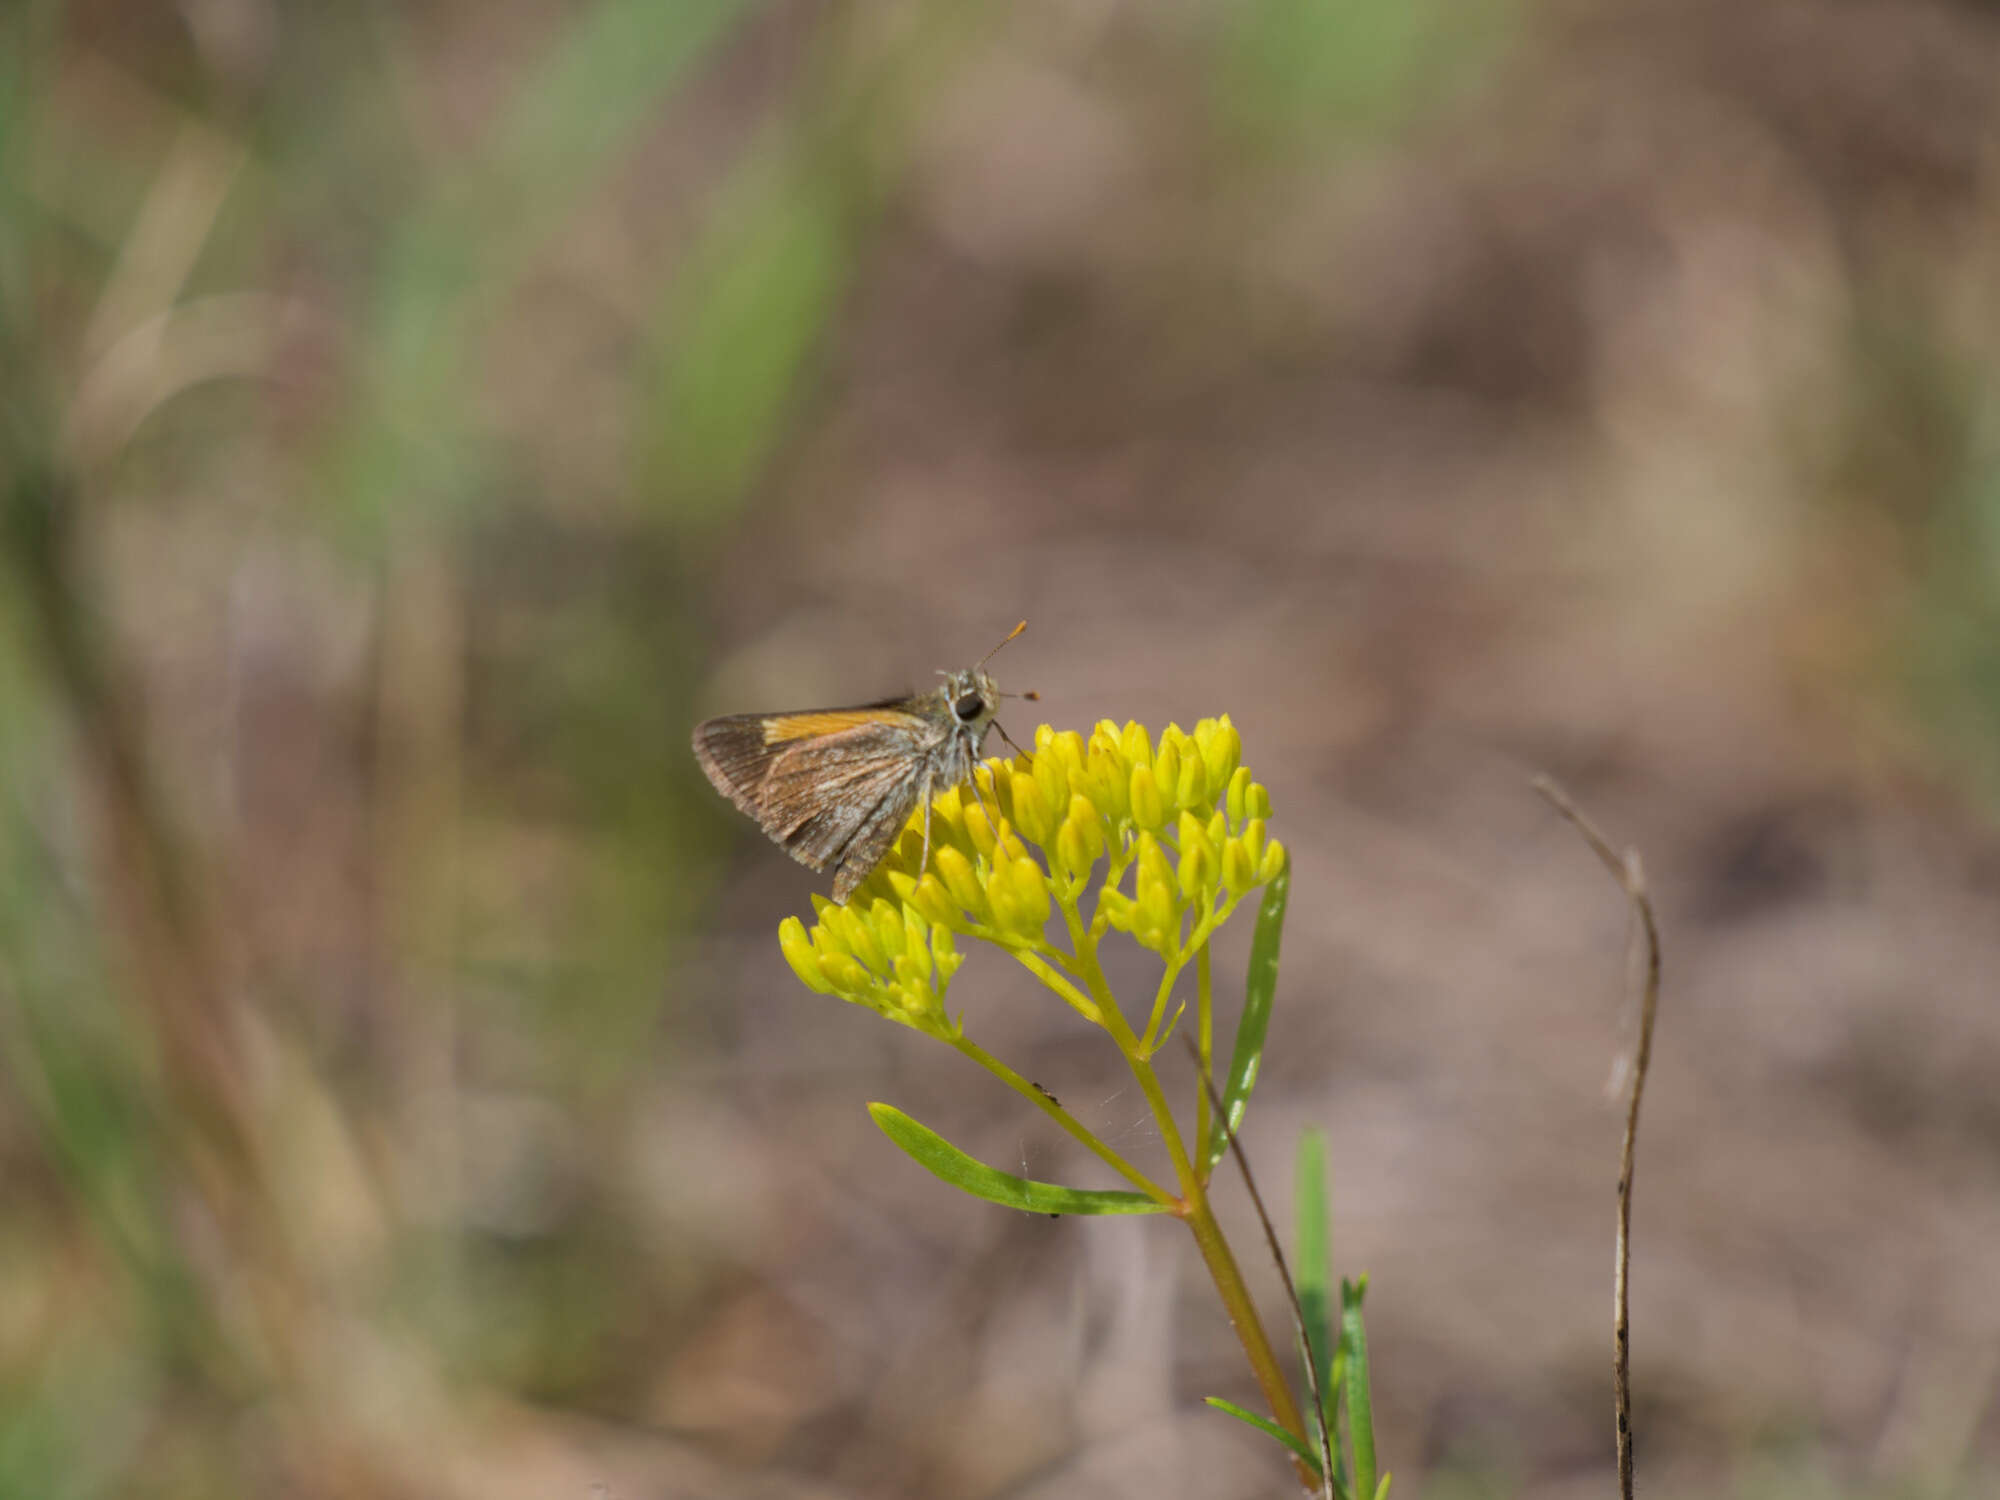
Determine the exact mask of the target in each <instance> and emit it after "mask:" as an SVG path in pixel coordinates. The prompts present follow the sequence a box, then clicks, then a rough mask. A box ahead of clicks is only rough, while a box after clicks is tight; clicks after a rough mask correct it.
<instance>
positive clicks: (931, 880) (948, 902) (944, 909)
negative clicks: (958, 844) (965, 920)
mask: <svg viewBox="0 0 2000 1500" xmlns="http://www.w3.org/2000/svg"><path fill="white" fill-rule="evenodd" d="M946 847H947V848H949V847H950V846H949V845H947V846H946ZM938 852H939V853H943V852H944V851H943V850H939V851H938ZM953 852H954V853H957V851H956V850H954V851H953ZM958 857H959V858H960V859H961V860H963V859H964V858H965V856H964V855H962V854H960V855H959V856H958ZM910 905H911V906H913V907H915V908H916V909H917V910H918V911H919V912H921V913H922V914H923V916H924V918H925V919H926V920H927V921H929V922H931V923H934V924H936V925H935V927H934V929H933V934H934V935H935V933H937V932H942V931H944V930H945V926H946V925H948V924H949V923H952V922H956V921H958V920H960V915H959V909H958V907H957V905H956V904H955V903H954V902H953V901H952V899H951V892H950V891H948V890H946V889H945V884H944V882H943V881H942V880H940V879H939V878H938V877H937V876H936V875H935V874H928V875H925V876H924V878H923V879H922V880H920V881H918V882H917V885H916V889H915V890H913V891H912V892H911V893H910Z"/></svg>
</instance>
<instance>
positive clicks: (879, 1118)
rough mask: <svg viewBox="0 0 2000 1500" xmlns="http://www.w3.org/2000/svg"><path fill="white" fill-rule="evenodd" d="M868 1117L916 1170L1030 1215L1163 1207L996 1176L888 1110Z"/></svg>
mask: <svg viewBox="0 0 2000 1500" xmlns="http://www.w3.org/2000/svg"><path fill="white" fill-rule="evenodd" d="M868 1113H869V1114H871V1115H873V1116H874V1118H875V1123H876V1124H877V1125H880V1126H881V1127H882V1133H883V1134H884V1135H886V1136H888V1137H889V1139H890V1140H892V1141H894V1142H895V1143H896V1144H897V1145H899V1146H901V1147H902V1148H903V1149H904V1150H905V1151H907V1152H908V1153H909V1154H910V1155H911V1156H912V1157H914V1158H915V1159H916V1161H917V1163H918V1165H920V1166H923V1167H926V1168H928V1169H929V1170H930V1171H931V1172H933V1173H935V1174H936V1175H937V1176H939V1177H942V1178H943V1179H944V1180H945V1181H946V1182H948V1183H950V1184H951V1185H952V1186H953V1187H955V1188H959V1189H961V1190H963V1191H964V1192H968V1193H970V1194H972V1196H973V1197H975V1198H984V1199H985V1200H986V1201H987V1202H989V1203H998V1204H1000V1205H1001V1206H1002V1207H1004V1208H1018V1209H1020V1210H1022V1211H1023V1212H1024V1213H1031V1214H1158V1213H1165V1212H1166V1211H1167V1205H1166V1204H1164V1203H1161V1202H1159V1201H1158V1200H1157V1199H1153V1198H1148V1197H1147V1196H1146V1195H1145V1194H1144V1193H1126V1192H1117V1191H1107V1190H1102V1189H1091V1188H1072V1187H1063V1186H1062V1185H1061V1184H1060V1183H1054V1182H1034V1181H1031V1180H1030V1179H1028V1178H1026V1177H1013V1176H1009V1175H1008V1174H1007V1173H1005V1172H1001V1171H996V1170H995V1169H994V1168H992V1167H989V1166H987V1165H986V1163H985V1162H983V1161H976V1160H974V1159H973V1158H972V1157H970V1156H967V1155H966V1154H965V1153H964V1152H963V1151H961V1150H959V1149H958V1147H956V1146H954V1145H952V1143H951V1142H950V1141H948V1140H946V1139H945V1138H944V1137H943V1136H941V1135H939V1134H938V1133H937V1132H936V1131H934V1130H932V1129H930V1128H929V1127H928V1126H925V1125H920V1124H918V1123H917V1122H916V1121H915V1120H913V1119H911V1118H910V1117H909V1116H908V1115H906V1114H904V1113H903V1112H902V1111H901V1110H900V1109H897V1108H896V1107H895V1106H894V1105H891V1104H871V1105H869V1106H868Z"/></svg>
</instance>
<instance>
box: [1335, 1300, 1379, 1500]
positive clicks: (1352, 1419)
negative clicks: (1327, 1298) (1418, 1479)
mask: <svg viewBox="0 0 2000 1500" xmlns="http://www.w3.org/2000/svg"><path fill="white" fill-rule="evenodd" d="M1367 1293H1368V1278H1367V1277H1366V1276H1363V1277H1362V1278H1361V1279H1360V1280H1359V1281H1355V1282H1350V1281H1348V1280H1346V1279H1345V1278H1342V1280H1341V1283H1340V1342H1341V1346H1342V1349H1343V1351H1344V1352H1345V1354H1346V1356H1347V1371H1346V1374H1347V1430H1348V1433H1349V1435H1350V1437H1351V1438H1352V1439H1353V1443H1354V1492H1355V1493H1356V1494H1358V1495H1374V1494H1376V1493H1377V1489H1378V1485H1379V1481H1378V1480H1377V1479H1376V1477H1375V1401H1374V1397H1373V1396H1371V1395H1370V1394H1369V1390H1368V1333H1367V1330H1366V1329H1365V1328H1364V1327H1363V1326H1362V1322H1361V1299H1362V1298H1363V1297H1364V1296H1366V1295H1367Z"/></svg>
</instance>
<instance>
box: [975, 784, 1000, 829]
mask: <svg viewBox="0 0 2000 1500" xmlns="http://www.w3.org/2000/svg"><path fill="white" fill-rule="evenodd" d="M972 795H973V796H975V797H977V798H978V799H979V810H980V811H981V812H983V813H985V814H986V826H987V827H988V828H990V829H992V830H993V836H994V837H995V838H998V837H999V836H1000V820H999V819H998V818H996V817H995V816H994V815H993V809H992V808H990V807H988V806H987V805H986V793H984V792H982V791H981V790H979V768H978V767H977V766H974V767H973V768H972Z"/></svg>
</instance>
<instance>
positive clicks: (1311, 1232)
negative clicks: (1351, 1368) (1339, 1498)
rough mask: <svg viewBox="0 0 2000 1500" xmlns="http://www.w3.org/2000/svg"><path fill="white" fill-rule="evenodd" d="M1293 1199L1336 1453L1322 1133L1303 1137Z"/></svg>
mask: <svg viewBox="0 0 2000 1500" xmlns="http://www.w3.org/2000/svg"><path fill="white" fill-rule="evenodd" d="M1292 1198H1293V1202H1294V1204H1295V1205H1296V1216H1297V1220H1298V1223H1297V1227H1296V1229H1295V1231H1294V1234H1293V1240H1292V1280H1293V1284H1294V1285H1295V1286H1296V1287H1297V1288H1298V1293H1299V1311H1300V1313H1301V1315H1302V1316H1303V1319H1304V1322H1305V1331H1306V1339H1307V1341H1308V1342H1309V1343H1310V1344H1311V1345H1312V1362H1313V1375H1314V1377H1315V1380H1316V1382H1317V1385H1316V1388H1317V1389H1318V1390H1319V1392H1320V1393H1321V1397H1322V1399H1323V1400H1324V1401H1325V1403H1326V1410H1325V1411H1323V1412H1322V1413H1320V1420H1321V1421H1322V1422H1323V1423H1324V1424H1325V1426H1326V1429H1327V1442H1328V1445H1329V1446H1330V1447H1332V1448H1333V1449H1334V1451H1335V1453H1336V1455H1337V1454H1338V1453H1339V1449H1340V1437H1339V1432H1338V1428H1337V1426H1336V1414H1337V1413H1338V1412H1339V1410H1340V1393H1339V1392H1338V1391H1337V1390H1335V1389H1334V1385H1333V1346H1334V1344H1335V1342H1336V1341H1337V1338H1338V1335H1337V1332H1336V1330H1335V1328H1334V1320H1333V1299H1332V1287H1333V1236H1332V1233H1331V1231H1330V1229H1329V1224H1330V1222H1331V1218H1330V1214H1329V1212H1328V1205H1327V1191H1326V1132H1325V1131H1323V1130H1308V1131H1306V1132H1304V1133H1303V1134H1302V1135H1300V1137H1299V1149H1298V1154H1297V1156H1296V1157H1295V1158H1294V1159H1293V1166H1292ZM1336 1467H1338V1464H1337V1463H1336Z"/></svg>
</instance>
